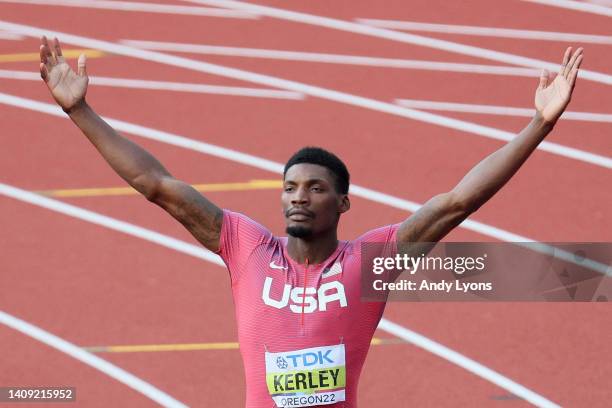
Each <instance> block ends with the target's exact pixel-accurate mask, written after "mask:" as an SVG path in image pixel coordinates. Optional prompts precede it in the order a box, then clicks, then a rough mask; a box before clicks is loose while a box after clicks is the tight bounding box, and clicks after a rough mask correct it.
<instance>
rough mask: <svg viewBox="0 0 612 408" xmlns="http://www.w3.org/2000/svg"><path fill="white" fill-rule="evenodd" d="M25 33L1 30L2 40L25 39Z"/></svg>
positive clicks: (0, 38)
mask: <svg viewBox="0 0 612 408" xmlns="http://www.w3.org/2000/svg"><path fill="white" fill-rule="evenodd" d="M24 38H25V37H24V36H23V35H19V34H15V33H11V32H10V31H0V40H23V39H24Z"/></svg>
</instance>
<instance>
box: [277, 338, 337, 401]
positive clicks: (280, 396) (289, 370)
mask: <svg viewBox="0 0 612 408" xmlns="http://www.w3.org/2000/svg"><path fill="white" fill-rule="evenodd" d="M266 382H267V385H268V392H269V393H270V395H271V396H272V399H273V400H274V402H275V403H276V406H277V407H279V408H284V407H311V406H314V405H328V404H335V403H337V402H341V401H344V400H345V391H344V387H345V386H346V363H345V359H344V344H338V345H335V346H324V347H312V348H307V349H302V350H293V351H285V352H282V353H269V352H266Z"/></svg>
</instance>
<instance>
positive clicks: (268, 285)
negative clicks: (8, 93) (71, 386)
mask: <svg viewBox="0 0 612 408" xmlns="http://www.w3.org/2000/svg"><path fill="white" fill-rule="evenodd" d="M40 58H41V64H40V73H41V76H42V78H43V79H44V81H45V83H46V84H47V86H48V88H49V90H50V91H51V94H52V95H53V97H54V98H55V100H56V101H57V103H58V104H59V105H60V106H61V107H62V109H63V110H64V111H65V112H66V113H67V114H68V115H69V116H70V119H72V121H73V122H74V123H75V124H76V125H77V126H78V127H79V128H80V129H81V131H82V132H83V133H84V134H85V136H87V138H88V139H89V140H90V141H91V143H92V144H93V145H94V146H95V147H96V149H98V151H99V152H100V154H101V155H102V156H103V157H104V159H105V160H106V161H107V162H108V163H109V165H110V166H111V167H112V168H113V169H114V170H115V171H116V172H117V174H119V175H120V176H121V177H122V178H123V179H124V180H125V181H127V182H128V183H129V184H130V185H131V186H132V187H133V188H135V189H136V190H138V191H139V192H140V193H141V194H142V195H144V196H145V197H146V198H147V199H148V200H149V201H151V202H153V203H155V204H157V205H159V206H160V207H162V208H163V209H164V210H166V211H167V212H168V213H169V214H170V215H172V216H173V217H174V218H176V219H177V220H178V221H179V222H180V223H181V224H183V225H184V226H185V228H187V229H188V230H189V232H190V233H191V234H192V235H193V236H194V237H195V238H196V239H197V240H198V241H199V242H200V243H201V244H202V245H204V246H205V247H206V248H208V249H209V250H211V251H213V252H216V253H218V254H219V255H220V256H221V257H222V258H223V260H224V261H225V264H226V265H227V267H228V269H229V272H230V277H231V283H232V292H233V296H234V303H235V307H236V319H237V322H238V333H239V342H240V350H241V353H242V358H243V362H244V367H245V373H246V382H247V400H246V406H247V407H249V408H259V407H261V408H270V407H272V406H277V407H311V406H320V405H327V406H333V407H347V408H348V407H356V406H357V384H358V381H359V375H360V372H361V368H362V365H363V363H364V361H365V357H366V355H367V352H368V349H369V344H370V340H371V339H372V336H373V334H374V331H375V329H376V326H377V324H378V322H379V320H380V318H381V316H382V313H383V310H384V306H385V304H384V303H383V302H379V303H368V302H362V301H361V299H360V282H361V280H360V274H361V269H360V268H361V262H362V252H361V251H362V245H361V243H364V242H374V243H381V245H379V247H380V249H379V251H380V254H384V255H385V256H393V255H394V254H397V253H398V252H404V251H405V249H404V248H405V247H404V246H403V245H402V244H405V243H418V242H437V241H439V240H440V239H442V238H443V237H444V236H445V235H446V234H448V232H449V231H451V230H452V229H453V228H455V227H456V226H457V225H458V224H459V223H461V222H462V221H463V220H464V219H466V218H467V217H468V216H469V215H470V214H471V213H473V212H474V211H476V210H477V209H478V208H479V207H480V206H481V205H483V204H484V203H485V202H486V201H487V200H489V199H490V198H491V197H492V196H493V195H494V194H495V193H496V192H497V191H498V190H499V189H500V188H501V187H502V186H503V185H504V184H505V183H506V182H507V181H508V180H509V179H510V178H511V177H512V176H513V175H514V174H515V173H516V171H517V170H518V169H519V167H520V166H521V165H522V164H523V162H524V161H525V160H526V159H527V158H528V157H529V155H530V154H531V153H532V152H533V151H534V149H535V148H536V147H537V146H538V144H539V143H540V142H541V141H542V140H543V139H544V137H545V136H546V135H547V134H548V133H549V132H550V131H551V130H552V129H553V126H554V125H555V123H556V121H557V120H558V119H559V117H560V116H561V114H562V113H563V111H564V110H565V108H566V106H567V104H568V103H569V101H570V97H571V94H572V91H573V88H574V84H575V82H576V77H577V75H578V68H579V67H580V64H581V62H582V58H583V57H582V49H581V48H579V49H578V50H576V52H574V53H573V54H572V49H571V48H568V49H567V51H566V52H565V55H564V58H563V64H562V66H561V70H560V71H559V73H558V75H557V76H556V78H555V79H554V80H551V78H550V77H549V74H548V72H546V71H543V72H542V75H541V77H540V83H539V86H538V88H537V90H536V94H535V107H536V114H535V116H534V117H533V119H532V120H531V122H530V123H529V124H528V125H527V127H526V128H525V129H523V130H522V131H521V132H520V133H519V134H518V135H517V136H516V137H515V138H514V139H513V140H512V141H510V142H509V143H507V144H506V145H505V146H503V147H502V148H500V149H499V150H497V151H496V152H494V153H493V154H491V155H490V156H488V157H486V158H485V159H484V160H482V161H481V162H480V163H479V164H478V165H476V166H475V167H474V168H473V169H472V170H471V171H470V172H469V173H468V174H467V175H466V176H465V177H464V178H463V179H462V180H461V181H460V182H459V184H457V186H456V187H455V188H453V189H452V190H451V191H449V192H447V193H443V194H440V195H437V196H435V197H433V198H432V199H431V200H429V201H428V202H427V203H426V204H425V205H423V207H422V208H421V209H420V210H419V211H417V212H416V213H415V214H413V215H412V216H410V217H409V218H408V219H406V220H405V221H404V222H402V223H401V224H396V225H390V226H386V227H382V228H379V229H376V230H373V231H370V232H367V233H365V234H364V235H363V236H361V237H360V238H358V239H356V240H354V241H348V242H347V241H339V240H338V238H337V227H338V222H339V220H340V215H341V214H343V213H344V212H346V211H348V210H349V208H350V201H349V196H348V190H349V173H348V171H347V169H346V167H345V165H344V164H343V163H342V161H340V159H338V158H337V157H336V156H335V155H333V154H331V153H329V152H327V151H325V150H323V149H320V148H312V147H310V148H304V149H302V150H300V151H298V152H297V153H296V154H294V155H293V157H291V158H290V159H289V161H288V162H287V164H286V166H285V170H284V174H283V192H282V197H281V200H282V207H283V212H284V216H285V221H286V227H287V229H286V232H287V234H288V237H275V236H273V235H272V234H271V233H270V232H269V231H268V230H267V229H266V228H264V227H262V226H261V225H259V224H257V223H256V222H254V221H252V220H251V219H249V218H247V217H246V216H244V215H241V214H238V213H235V212H231V211H228V210H221V209H220V208H218V207H217V206H215V205H214V204H213V203H211V202H210V201H209V200H207V199H206V198H204V197H203V196H202V195H201V194H200V193H199V192H197V191H196V190H195V189H194V188H193V187H191V186H190V185H189V184H186V183H184V182H182V181H179V180H177V179H175V178H174V177H172V175H171V174H170V173H169V172H168V171H167V170H166V169H165V168H164V167H163V166H162V165H161V164H160V163H159V162H158V161H157V160H156V159H155V158H154V157H153V156H152V155H151V154H149V153H148V152H147V151H145V150H144V149H142V148H141V147H139V146H138V145H136V144H135V143H133V142H131V141H130V140H128V139H126V138H124V137H122V136H120V135H119V134H118V133H117V132H115V130H113V129H112V128H111V127H110V126H109V125H108V124H107V123H106V122H104V121H103V120H102V119H101V118H100V117H99V116H98V115H97V114H96V113H95V112H94V111H93V110H92V109H91V108H90V107H89V105H88V104H87V103H86V101H85V93H86V91H87V83H88V77H87V73H86V58H85V55H81V56H80V57H79V60H78V70H77V72H76V73H75V72H74V71H72V70H71V69H70V67H69V66H68V64H67V63H66V62H65V60H64V57H63V56H62V51H61V48H60V44H59V41H58V40H57V39H55V40H54V41H53V45H52V46H51V45H49V43H48V41H47V39H46V38H45V37H43V38H42V45H41V47H40Z"/></svg>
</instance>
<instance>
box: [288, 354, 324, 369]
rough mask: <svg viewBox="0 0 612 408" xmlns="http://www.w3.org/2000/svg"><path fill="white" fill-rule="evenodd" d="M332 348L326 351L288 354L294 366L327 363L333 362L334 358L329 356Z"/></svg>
mask: <svg viewBox="0 0 612 408" xmlns="http://www.w3.org/2000/svg"><path fill="white" fill-rule="evenodd" d="M331 352H332V350H326V351H325V353H323V351H321V350H319V351H317V352H316V353H313V352H309V353H304V354H290V355H286V356H285V357H287V358H288V359H290V360H291V362H292V363H293V367H294V368H295V367H310V366H313V365H321V364H325V363H329V364H333V363H334V360H332V359H331V358H330V357H329V354H330V353H331Z"/></svg>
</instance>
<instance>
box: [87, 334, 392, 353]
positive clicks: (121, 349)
mask: <svg viewBox="0 0 612 408" xmlns="http://www.w3.org/2000/svg"><path fill="white" fill-rule="evenodd" d="M396 343H403V341H402V340H399V339H381V338H377V337H374V338H373V339H372V341H371V343H370V344H372V345H373V346H381V345H384V344H396ZM83 348H84V349H85V350H87V351H90V352H92V353H143V352H144V353H147V352H154V351H193V350H236V349H238V343H237V342H227V343H184V344H140V345H131V346H94V347H83Z"/></svg>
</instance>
